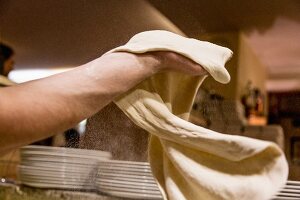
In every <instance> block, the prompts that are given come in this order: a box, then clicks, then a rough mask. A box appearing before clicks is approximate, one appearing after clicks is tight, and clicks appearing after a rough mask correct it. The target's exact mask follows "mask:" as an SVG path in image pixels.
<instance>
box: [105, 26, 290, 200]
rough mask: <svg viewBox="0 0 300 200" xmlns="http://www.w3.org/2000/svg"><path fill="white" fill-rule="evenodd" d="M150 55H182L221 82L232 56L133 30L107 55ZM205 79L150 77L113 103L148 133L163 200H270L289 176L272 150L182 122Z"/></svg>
mask: <svg viewBox="0 0 300 200" xmlns="http://www.w3.org/2000/svg"><path fill="white" fill-rule="evenodd" d="M157 50H160V51H162V50H165V51H174V52H177V53H179V54H182V55H184V56H186V57H187V58H189V59H191V60H193V61H195V62H197V63H199V64H200V65H201V66H203V67H204V68H205V69H206V70H207V71H208V72H209V73H210V75H211V76H213V78H214V79H215V80H217V81H219V82H221V83H227V82H228V81H229V80H230V76H229V74H228V72H227V70H226V69H225V67H224V65H225V63H226V62H227V60H228V59H229V58H230V57H231V55H232V52H231V51H230V50H229V49H227V48H224V47H220V46H217V45H214V44H211V43H208V42H202V41H199V40H195V39H189V38H185V37H182V36H179V35H176V34H174V33H170V32H167V31H159V30H157V31H147V32H142V33H139V34H137V35H135V36H134V37H133V38H132V39H131V40H129V42H128V43H127V44H125V45H124V46H121V47H118V48H116V49H113V50H111V51H110V52H115V51H126V52H132V53H144V52H148V51H157ZM183 67H184V66H183ZM205 77H206V76H200V77H191V76H188V75H185V74H181V73H177V72H167V73H163V74H156V75H154V76H152V77H150V78H149V79H147V80H145V81H143V82H142V83H140V84H139V85H137V86H136V87H135V88H134V89H132V90H130V91H129V92H128V93H126V94H124V95H122V97H120V98H119V99H118V100H116V101H115V103H116V104H117V105H118V107H119V108H120V109H122V111H123V112H124V113H125V114H126V115H127V116H128V117H129V118H130V119H131V120H132V121H133V122H134V123H135V124H137V125H138V126H140V127H141V128H143V129H145V130H147V131H148V132H149V133H151V140H150V144H149V161H150V164H151V168H152V171H153V174H154V176H155V178H156V180H157V182H158V184H159V187H160V189H161V191H162V194H163V196H164V199H170V200H179V199H180V200H181V199H187V200H223V199H224V200H267V199H270V198H271V197H272V196H273V195H274V194H275V193H276V192H277V190H278V189H279V188H280V187H281V186H283V185H284V184H285V181H286V180H287V175H288V165H287V162H286V159H285V157H284V154H283V153H282V151H281V150H280V148H279V147H278V146H277V145H275V144H274V143H271V142H266V141H261V140H255V139H250V138H246V137H241V136H233V135H225V134H221V133H217V132H214V131H211V130H208V129H205V128H203V127H199V126H196V125H194V124H192V123H190V122H188V121H186V120H187V119H188V117H189V112H190V110H191V106H192V103H193V100H194V97H195V94H196V92H197V90H198V88H199V86H200V84H201V83H202V81H203V80H204V79H205Z"/></svg>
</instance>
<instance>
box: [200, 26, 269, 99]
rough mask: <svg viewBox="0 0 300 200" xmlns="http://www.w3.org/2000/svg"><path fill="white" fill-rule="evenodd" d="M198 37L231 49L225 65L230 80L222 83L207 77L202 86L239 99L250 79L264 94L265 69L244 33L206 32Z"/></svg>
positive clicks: (224, 95) (226, 96) (230, 97)
mask: <svg viewBox="0 0 300 200" xmlns="http://www.w3.org/2000/svg"><path fill="white" fill-rule="evenodd" d="M198 39H200V40H207V41H210V42H212V43H215V44H218V45H221V46H225V47H228V48H229V49H231V50H232V51H233V57H232V58H231V60H230V61H229V62H228V63H227V64H226V66H225V67H226V69H227V70H228V72H229V74H230V76H231V81H230V82H229V83H228V84H225V85H224V84H221V83H218V82H216V81H215V80H214V79H213V78H212V77H209V78H207V80H205V82H204V83H203V85H202V88H204V89H207V90H209V91H210V92H215V93H217V94H220V95H222V96H223V97H225V98H226V99H238V100H239V99H240V98H241V96H242V95H243V92H244V89H245V87H246V84H247V82H248V81H249V80H250V81H251V82H252V83H253V86H255V87H258V88H259V89H260V90H261V91H262V92H263V93H264V94H265V92H266V87H265V83H266V79H267V74H266V69H265V67H264V66H263V65H262V64H261V63H260V61H259V60H258V57H257V56H256V55H255V53H254V52H253V51H252V49H251V47H250V46H249V44H248V43H247V36H246V35H245V34H244V33H241V32H224V33H206V34H202V35H201V36H199V37H198Z"/></svg>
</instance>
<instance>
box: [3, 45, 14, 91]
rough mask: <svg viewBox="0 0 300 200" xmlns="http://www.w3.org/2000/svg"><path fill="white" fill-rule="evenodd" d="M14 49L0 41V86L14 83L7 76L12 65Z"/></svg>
mask: <svg viewBox="0 0 300 200" xmlns="http://www.w3.org/2000/svg"><path fill="white" fill-rule="evenodd" d="M13 57H14V51H13V49H12V48H10V47H9V46H7V45H5V44H3V43H0V87H5V86H11V85H14V84H15V83H14V82H12V81H11V80H9V79H8V78H7V76H8V74H9V72H10V71H11V70H12V69H13V66H14V59H13Z"/></svg>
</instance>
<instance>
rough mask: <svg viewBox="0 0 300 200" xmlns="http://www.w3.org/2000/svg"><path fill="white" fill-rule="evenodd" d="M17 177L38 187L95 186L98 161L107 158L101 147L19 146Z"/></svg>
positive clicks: (69, 187)
mask: <svg viewBox="0 0 300 200" xmlns="http://www.w3.org/2000/svg"><path fill="white" fill-rule="evenodd" d="M20 155H21V165H20V166H19V175H20V181H21V182H22V184H24V185H28V186H32V187H39V188H57V189H84V190H92V189H94V182H95V177H96V174H97V169H98V163H99V162H100V161H105V160H109V159H110V158H111V154H110V153H108V152H103V151H94V150H86V149H72V148H63V147H46V146H34V145H31V146H25V147H23V148H21V151H20Z"/></svg>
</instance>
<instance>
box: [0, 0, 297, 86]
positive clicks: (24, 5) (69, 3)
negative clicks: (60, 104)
mask: <svg viewBox="0 0 300 200" xmlns="http://www.w3.org/2000/svg"><path fill="white" fill-rule="evenodd" d="M112 24H113V26H112ZM0 25H1V26H0V40H1V41H5V42H7V43H8V44H10V45H11V46H13V47H14V48H15V50H16V67H17V68H47V67H73V66H77V65H79V64H83V63H85V62H87V61H89V60H91V59H94V58H97V57H99V56H100V55H101V54H103V53H104V52H105V51H107V50H109V49H111V48H113V47H115V46H117V45H120V44H122V43H124V42H126V41H127V40H128V39H129V38H130V36H132V35H133V34H135V33H137V32H140V31H144V30H151V29H167V30H172V31H174V32H180V30H182V31H183V32H184V33H185V34H186V35H188V36H190V37H198V36H199V35H201V34H205V33H208V32H227V31H236V30H241V31H243V32H244V33H245V35H246V36H247V40H248V42H249V44H250V46H251V47H252V49H253V51H254V52H255V54H256V55H257V56H258V58H259V60H260V62H261V63H263V65H264V66H266V68H267V71H268V75H269V79H268V83H267V87H268V89H269V90H278V89H280V90H300V1H298V0H272V1H261V0H252V1H240V0H210V1H206V0H188V1H187V0H148V1H142V0H127V1H118V0H110V1H104V0H103V1H102V0H88V1H87V0H76V1H74V0H51V1H47V3H45V1H40V0H18V1H14V0H1V1H0ZM177 27H178V28H179V29H180V30H179V29H178V28H177Z"/></svg>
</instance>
